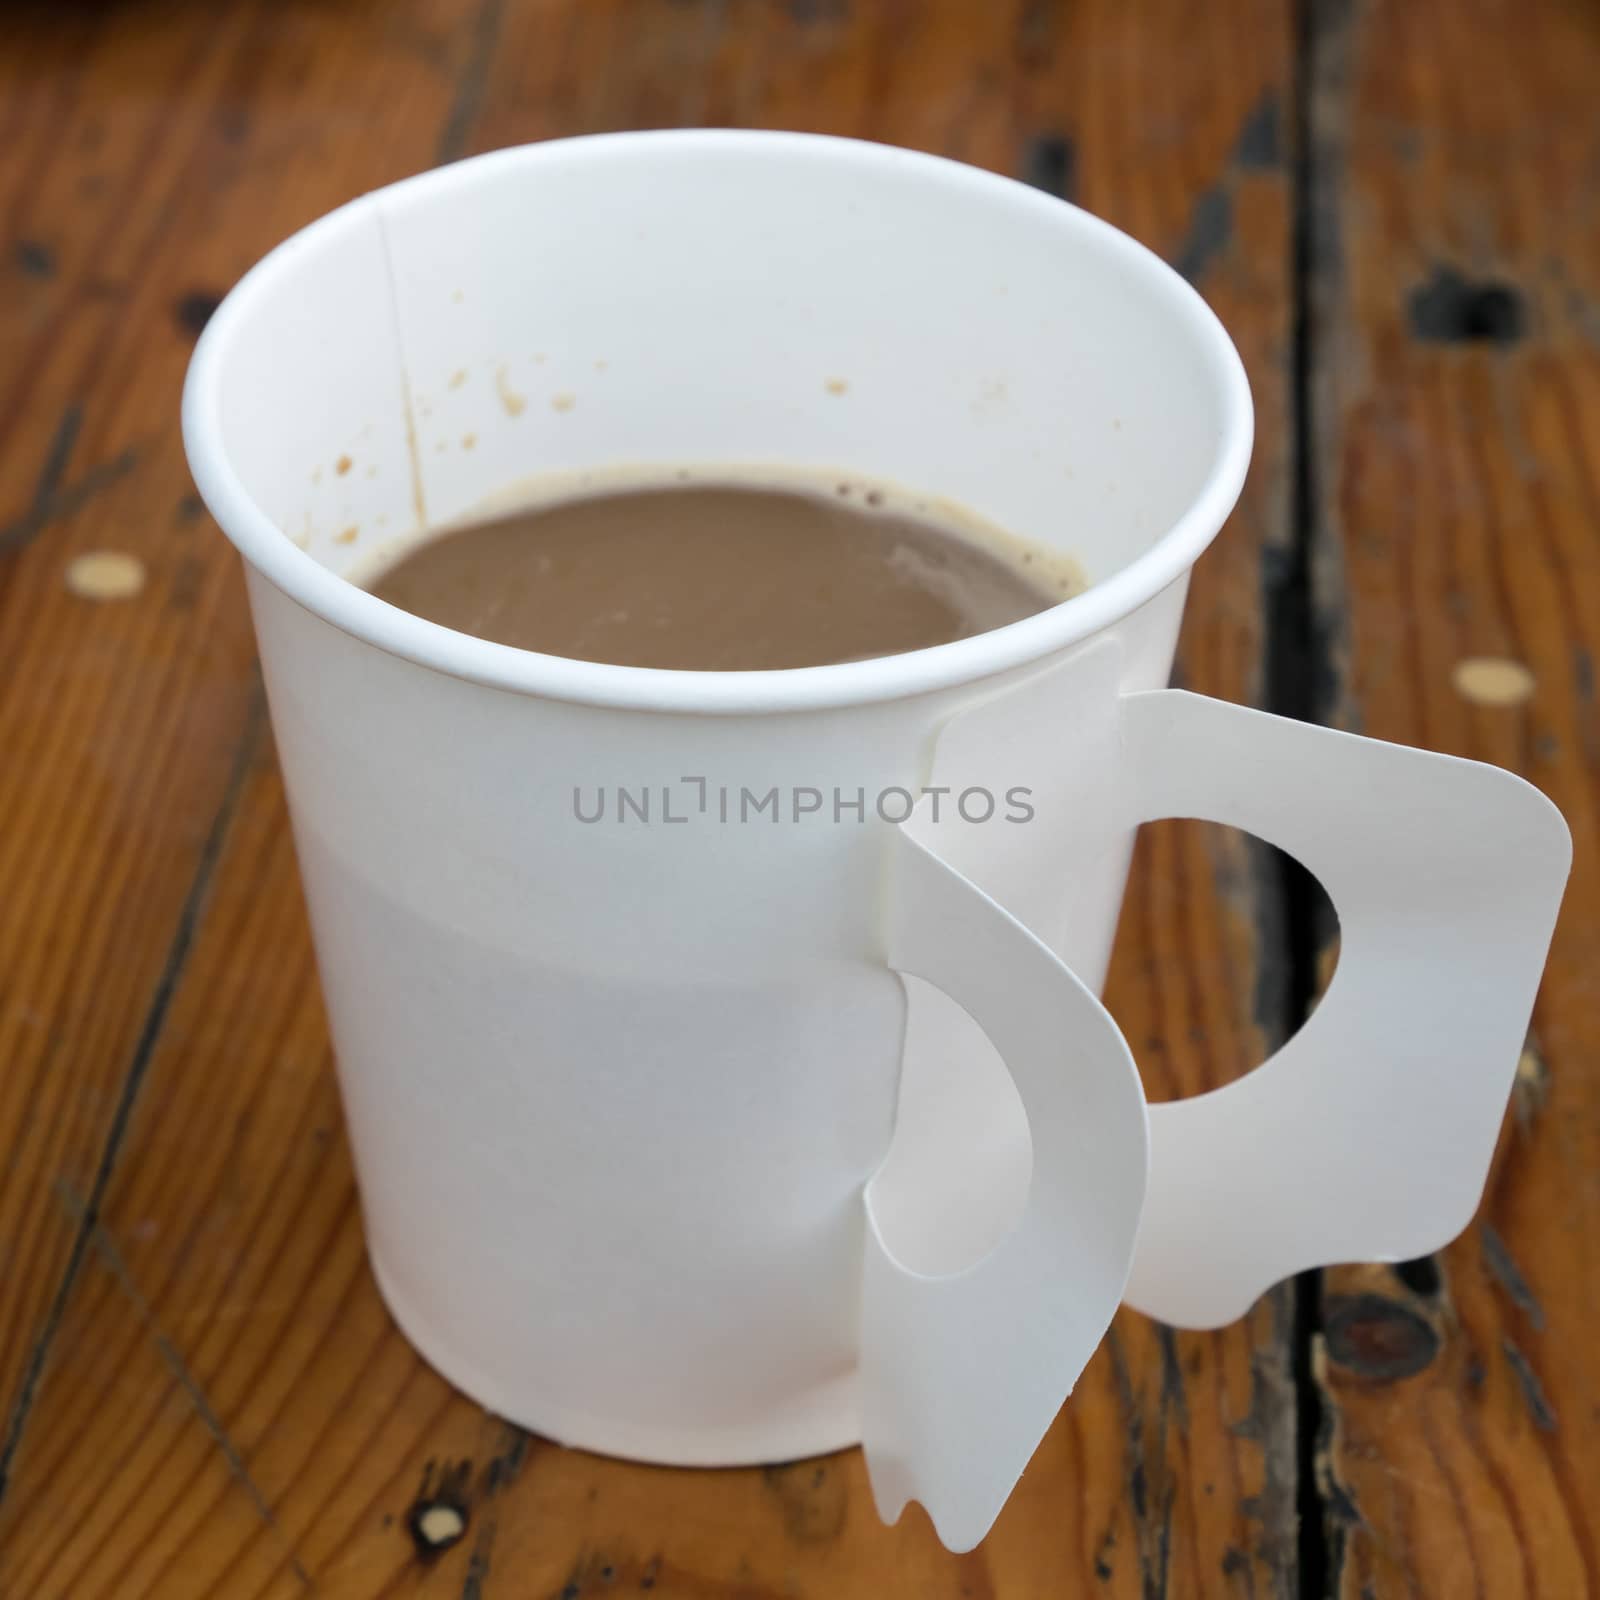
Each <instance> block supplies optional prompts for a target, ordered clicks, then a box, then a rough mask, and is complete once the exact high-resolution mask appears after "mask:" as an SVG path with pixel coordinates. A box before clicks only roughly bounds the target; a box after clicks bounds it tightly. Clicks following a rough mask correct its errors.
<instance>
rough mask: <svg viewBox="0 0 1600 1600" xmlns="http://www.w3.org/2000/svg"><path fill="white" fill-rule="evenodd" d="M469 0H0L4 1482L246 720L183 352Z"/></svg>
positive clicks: (396, 142) (408, 100)
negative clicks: (233, 1) (142, 1)
mask: <svg viewBox="0 0 1600 1600" xmlns="http://www.w3.org/2000/svg"><path fill="white" fill-rule="evenodd" d="M455 11H460V12H461V13H462V15H463V16H465V17H470V16H471V15H472V12H471V10H470V9H468V7H467V5H466V4H464V3H463V4H457V3H456V0H440V3H432V0H427V3H423V0H419V3H418V4H415V5H410V6H407V7H405V8H401V9H391V12H390V14H389V15H388V16H387V18H386V21H385V25H384V27H383V28H382V29H374V28H373V27H372V26H371V25H370V19H369V20H367V21H363V20H362V19H361V18H360V17H359V16H357V15H355V14H353V13H351V12H349V11H348V10H345V11H341V12H338V13H336V14H330V15H328V16H327V17H318V16H316V15H315V14H313V15H311V16H310V17H308V16H307V14H306V12H305V11H304V10H303V9H299V10H297V9H296V8H292V7H291V8H288V9H285V8H281V7H277V6H273V5H266V4H245V5H240V6H232V7H227V8H224V9H223V11H222V12H220V13H218V14H217V15H214V16H206V15H203V14H202V13H200V12H195V11H190V12H188V13H186V14H182V15H180V14H178V13H176V12H165V13H163V14H161V15H160V16H159V17H152V15H151V14H150V13H149V12H148V11H145V10H142V9H140V8H123V7H111V8H81V9H73V8H64V7H63V8H56V9H55V10H48V9H45V8H34V9H30V10H28V11H27V13H26V14H21V13H18V14H14V15H8V17H7V19H6V24H5V28H6V35H5V37H6V49H5V50H4V51H3V52H0V107H4V115H5V116H6V117H7V118H9V123H8V128H9V137H8V138H7V139H6V140H5V142H4V143H3V144H0V215H3V216H4V218H5V224H4V231H5V253H4V258H3V261H0V273H3V275H4V283H5V292H4V294H3V295H0V350H3V353H4V359H3V360H0V645H3V649H4V663H5V671H4V672H3V673H0V817H3V818H4V826H3V828H0V1060H3V1061H4V1063H5V1070H4V1072H3V1073H0V1129H3V1130H4V1138H3V1140H0V1274H3V1277H4V1281H5V1285H6V1293H5V1295H4V1297H3V1298H0V1483H3V1480H4V1478H5V1476H6V1470H7V1466H8V1464H9V1460H10V1457H11V1454H12V1451H13V1448H14V1445H15V1441H16V1439H17V1437H18V1430H19V1428H20V1426H21V1423H22V1420H23V1419H24V1417H25V1415H26V1411H27V1409H28V1405H29V1402H30V1399H31V1397H32V1395H33V1393H34V1392H35V1390H36V1388H37V1382H38V1379H39V1376H40V1372H41V1370H42V1368H41V1362H42V1360H43V1355H44V1352H45V1348H46V1345H47V1344H48V1341H49V1336H50V1332H51V1329H52V1327H53V1325H54V1320H55V1318H56V1316H57V1314H58V1311H59V1307H60V1304H61V1302H62V1296H63V1290H64V1286H65V1285H66V1284H68V1283H69V1282H70V1279H71V1277H72V1276H73V1274H74V1273H75V1272H76V1271H77V1270H78V1268H79V1266H80V1265H81V1264H82V1261H83V1259H84V1254H83V1245H84V1240H85V1234H84V1232H83V1230H82V1229H81V1228H77V1227H75V1226H74V1225H72V1224H71V1223H70V1222H69V1221H68V1220H67V1219H66V1218H65V1217H64V1215H63V1213H62V1210H61V1207H60V1205H59V1204H58V1202H57V1199H56V1196H55V1192H54V1191H55V1187H56V1186H57V1185H58V1184H67V1185H69V1186H70V1187H71V1188H72V1189H73V1190H74V1192H76V1193H78V1194H80V1195H82V1196H84V1197H85V1200H86V1203H87V1201H88V1200H89V1199H90V1198H92V1197H93V1196H94V1195H95V1194H96V1193H97V1190H98V1187H99V1185H100V1182H101V1179H102V1176H103V1171H104V1170H105V1162H106V1160H107V1158H108V1155H109V1154H111V1153H114V1148H115V1145H116V1142H117V1140H118V1138H119V1136H120V1130H121V1128H122V1126H123V1124H124V1121H125V1114H126V1108H127V1105H128V1104H129V1097H130V1096H131V1095H132V1094H133V1092H134V1091H136V1089H137V1087H138V1084H139V1082H140V1079H141V1076H142V1073H143V1070H144V1067H145V1065H146V1064H147V1061H148V1058H149V1047H150V1045H151V1043H152V1042H153V1039H154V1037H155V1035H156V1032H157V1031H158V1029H159V1027H160V1023H161V1019H162V1016H163V1014H164V1011H165V1007H166V1004H167V1001H168V999H169V997H170V994H171V992H172V986H173V983H174V981H175V979H176V976H177V972H178V969H179V967H180V966H181V963H182V959H183V955H184V952H185V950H186V948H187V945H188V942H189V938H190V935H191V933H192V930H193V924H194V919H195V915H196V912H197V910H198V907H199V905H200V903H201V900H202V898H203V895H204V891H205V887H206V883H207V881H208V876H209V871H210V866H211V864H212V858H213V856H214V853H215V847H216V845H217V844H218V843H219V842H220V837H221V835H220V828H221V826H222V823H223V822H224V821H225V817H226V813H227V811H228V808H229V806H230V805H231V796H232V795H233V792H234V790H235V788H236V786H237V782H238V777H239V773H240V762H241V760H242V759H243V756H244V754H245V752H246V751H247V749H248V747H249V745H250V743H251V741H252V740H253V739H258V738H259V737H260V729H259V722H260V718H259V715H257V714H254V713H253V711H252V708H253V707H254V706H255V705H256V703H257V701H258V698H259V696H258V690H257V686H256V672H255V667H254V661H253V650H252V647H251V643H250V637H249V625H248V621H247V618H246V616H245V611H244V605H243V595H242V589H241V586H240V584H239V582H238V577H237V567H236V563H235V562H234V561H233V559H232V558H231V556H230V555H229V554H228V552H227V549H226V547H225V546H224V545H223V544H222V542H221V541H219V540H218V539H217V538H216V536H215V533H214V531H213V530H212V529H211V528H210V527H209V525H208V524H207V523H206V522H205V520H204V519H203V518H202V517H201V515H200V507H199V503H198V501H196V500H195V499H194V498H193V495H192V490H191V486H190V482H189V476H188V472H187V469H186V468H185V466H184V463H183V458H182V450H181V446H180V442H179V438H178V417H177V412H178V394H179V388H180V385H181V382H182V377H183V370H184V365H185V363H186V361H187V359H188V354H189V350H190V348H191V346H192V341H193V337H194V334H195V332H196V331H197V329H198V327H199V326H200V325H201V324H202V323H203V321H204V318H205V316H206V315H207V313H208V310H209V307H210V306H211V305H212V304H213V303H214V301H215V299H216V297H217V295H218V293H219V292H220V289H221V288H222V287H223V286H225V285H226V284H228V283H229V282H230V281H232V279H234V278H235V277H236V276H237V275H238V274H239V273H240V272H241V271H242V270H243V269H244V268H245V267H246V266H248V265H249V263H250V261H251V260H252V259H253V258H254V257H255V256H256V255H258V254H259V253H261V252H262V251H263V250H265V249H266V248H268V247H270V245H271V244H272V243H273V242H274V241H275V240H277V239H278V238H280V237H281V236H282V235H283V234H284V233H285V232H287V231H289V230H291V229H293V228H295V227H297V226H299V225H300V224H302V223H304V222H306V221H309V220H310V219H311V218H312V217H313V216H315V215H316V214H318V213H319V212H320V211H322V210H324V209H326V208H327V207H328V206H330V205H332V204H335V203H337V202H338V201H339V200H342V199H344V198H346V197H348V196H349V194H350V193H351V192H352V191H353V190H356V189H359V188H361V187H365V186H368V185H371V184H376V183H380V182H383V181H386V180H388V179H390V178H393V177H397V176H399V175H401V174H402V173H404V172H405V171H407V170H409V169H411V168H413V167H415V166H417V165H420V164H426V163H427V162H428V161H429V160H430V159H431V158H432V156H433V154H434V141H435V137H436V133H437V129H438V127H439V125H440V124H441V123H442V122H443V121H444V119H445V117H446V115H447V111H448V107H449V106H450V104H451V100H452V96H453V94H454V92H455V88H454V86H455V79H456V77H457V76H458V71H457V62H456V60H455V57H456V55H457V54H458V53H459V51H458V48H457V46H456V45H455V44H454V43H453V37H452V30H453V15H454V12H455ZM419 116H420V119H421V121H420V123H418V121H417V120H416V119H417V118H418V117H419ZM351 129H356V130H359V132H360V135H361V137H360V138H359V139H357V140H351V139H350V138H349V137H348V132H349V130H351ZM106 547H110V548H112V549H114V550H116V551H118V552H121V553H124V554H129V555H132V556H134V557H135V558H136V559H137V560H138V561H139V562H141V563H142V565H143V568H144V570H145V572H146V574H147V582H146V584H145V587H144V589H143V590H142V592H140V593H139V594H138V595H137V596H136V597H134V598H132V599H129V600H126V601H122V602H119V603H110V602H107V603H98V604H97V603H95V602H93V601H90V600H87V599H84V598H82V597H80V596H79V595H77V594H74V593H73V592H71V591H70V590H69V588H68V586H67V584H66V582H65V581H64V580H65V578H66V575H67V572H68V569H69V565H70V563H71V562H72V560H73V559H74V558H75V557H77V556H80V555H82V554H84V553H86V552H90V551H95V550H97V549H103V548H106Z"/></svg>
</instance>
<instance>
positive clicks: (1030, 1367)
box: [860, 816, 1147, 1550]
mask: <svg viewBox="0 0 1600 1600" xmlns="http://www.w3.org/2000/svg"><path fill="white" fill-rule="evenodd" d="M920 820H921V819H919V818H918V817H915V816H914V817H913V818H912V819H911V821H909V822H908V823H906V824H905V825H904V826H903V827H900V828H897V829H895V830H894V833H893V835H892V838H893V841H894V843H893V853H894V859H893V862H892V869H893V882H892V891H891V913H890V917H889V952H888V953H889V964H890V966H892V967H893V968H895V969H896V970H897V971H900V972H906V973H912V974H915V975H916V976H917V977H920V978H923V979H925V980H927V981H928V982H930V983H932V984H934V985H936V986H937V987H938V988H940V989H942V990H944V992H945V993H946V994H947V995H949V996H950V997H951V999H953V1000H955V1001H956V1002H957V1004H959V1005H961V1006H962V1007H964V1008H965V1010H966V1011H967V1012H968V1013H969V1014H970V1015H971V1016H972V1017H973V1019H974V1020H975V1021H976V1022H977V1023H978V1024H979V1026H980V1027H982V1028H983V1029H984V1031H985V1032H986V1033H987V1034H988V1036H989V1038H990V1040H991V1041H992V1042H993V1044H994V1046H995V1048H996V1050H997V1051H998V1052H999V1055H1000V1057H1001V1059H1002V1060H1003V1061H1004V1062H1005V1064H1006V1067H1007V1069H1008V1070H1009V1072H1010V1074H1011V1077H1012V1080H1013V1082H1014V1083H1015V1085H1016V1087H1017V1091H1018V1093H1019V1095H1020V1097H1021V1099H1022V1104H1023V1108H1024V1110H1025V1111H1026V1113H1027V1117H1028V1125H1029V1133H1030V1136H1031V1139H1032V1145H1033V1169H1032V1177H1031V1181H1030V1184H1029V1188H1028V1194H1027V1199H1026V1201H1025V1203H1024V1207H1023V1212H1022V1216H1021V1219H1020V1220H1019V1221H1018V1223H1017V1224H1016V1225H1015V1226H1014V1227H1013V1228H1012V1229H1011V1231H1010V1232H1008V1233H1007V1234H1006V1235H1005V1237H1004V1238H1002V1239H1001V1241H1000V1242H999V1244H998V1245H996V1246H995V1247H994V1249H993V1250H992V1251H991V1252H990V1253H989V1254H988V1255H986V1256H985V1257H984V1258H983V1259H982V1260H980V1261H979V1262H977V1263H976V1264H975V1265H973V1266H971V1267H969V1268H967V1269H966V1270H965V1271H961V1272H958V1273H955V1274H953V1275H949V1276H943V1277H930V1276H926V1275H924V1274H921V1273H918V1272H915V1271H912V1270H910V1269H909V1268H907V1267H905V1266H903V1265H902V1264H901V1263H900V1262H899V1261H897V1260H896V1258H895V1256H894V1254H893V1252H892V1250H891V1248H890V1246H889V1244H888V1243H886V1242H885V1239H884V1236H883V1232H882V1229H881V1228H880V1221H879V1217H878V1215H877V1213H876V1211H875V1209H874V1204H873V1197H874V1190H873V1185H871V1184H869V1185H868V1186H867V1190H866V1211H867V1229H866V1253H865V1260H864V1264H863V1279H862V1308H861V1340H860V1415H861V1428H862V1442H863V1444H864V1446H865V1449H866V1458H867V1466H868V1470H869V1473H870V1475H871V1479H872V1488H873V1494H874V1497H875V1499H876V1500H877V1504H878V1510H879V1512H880V1514H881V1515H882V1516H883V1518H884V1520H885V1521H886V1522H893V1521H895V1520H896V1519H897V1518H898V1517H899V1515H900V1513H901V1511H902V1510H903V1508H904V1506H905V1504H906V1502H907V1500H910V1499H916V1500H920V1501H921V1502H922V1504H923V1505H924V1506H925V1507H926V1508H927V1510H928V1513H929V1516H930V1517H931V1518H932V1520H933V1524H934V1527H935V1529H936V1530H937V1531H938V1534H939V1536H940V1538H941V1539H942V1540H943V1541H944V1543H945V1544H946V1545H947V1546H949V1547H950V1548H951V1549H952V1550H967V1549H970V1548H971V1547H972V1546H973V1545H975V1544H976V1543H977V1542H978V1541H979V1540H980V1539H981V1538H982V1537H983V1535H984V1534H985V1533H986V1532H987V1531H988V1529H989V1526H990V1524H991V1523H992V1522H993V1521H994V1519H995V1517H996V1516H997V1515H998V1514H999V1511H1000V1508H1001V1506H1003V1505H1004V1504H1005V1499H1006V1496H1007V1495H1008V1494H1009V1493H1010V1492H1011V1489H1012V1487H1013V1486H1014V1485H1015V1483H1016V1481H1017V1479H1018V1478H1019V1477H1020V1476H1021V1474H1022V1470H1023V1468H1024V1467H1025V1466H1026V1465H1027V1463H1028V1459H1029V1457H1030V1456H1031V1455H1032V1454H1033V1451H1034V1449H1035V1448H1036V1447H1037V1445H1038V1443H1039V1441H1040V1439H1041V1438H1042V1437H1043V1436H1044V1433H1045V1430H1046V1429H1047V1428H1048V1427H1049V1425H1050V1422H1051V1419H1052V1418H1053V1417H1054V1416H1055V1414H1056V1412H1057V1411H1058V1410H1059V1409H1060V1407H1061V1404H1062V1402H1063V1401H1064V1400H1065V1399H1066V1397H1067V1395H1068V1393H1069V1392H1070V1391H1071V1389H1072V1386H1073V1384H1074V1383H1075V1382H1076V1380H1077V1377H1078V1374H1079V1373H1080V1372H1081V1371H1082V1370H1083V1367H1084V1364H1085V1363H1086V1362H1087V1361H1088V1359H1089V1357H1090V1355H1091V1354H1093V1352H1094V1349H1095V1347H1096V1345H1098V1344H1099V1342H1100V1339H1101V1337H1102V1336H1103V1335H1104V1333H1105V1330H1106V1328H1107V1327H1108V1325H1109V1324H1110V1321H1111V1318H1112V1316H1113V1315H1114V1314H1115V1312H1116V1309H1117V1306H1118V1304H1119V1302H1120V1301H1121V1298H1122V1294H1123V1290H1124V1287H1125V1285H1126V1282H1127V1273H1128V1267H1129V1264H1130V1262H1131V1259H1132V1253H1133V1245H1134V1238H1135V1236H1136V1233H1137V1229H1138V1218H1139V1209H1140V1206H1141V1204H1142V1202H1143V1199H1144V1188H1145V1173H1146V1158H1147V1137H1146V1124H1145V1106H1144V1094H1143V1091H1142V1090H1141V1088H1140V1085H1139V1077H1138V1072H1137V1070H1136V1069H1135V1067H1134V1064H1133V1059H1132V1057H1131V1056H1130V1055H1129V1053H1128V1047H1127V1045H1126V1043H1125V1042H1124V1040H1123V1038H1122V1035H1121V1033H1120V1032H1119V1031H1118V1029H1117V1026H1116V1024H1115V1023H1114V1022H1113V1021H1112V1020H1111V1018H1110V1017H1109V1016H1108V1015H1107V1013H1106V1012H1105V1010H1104V1008H1103V1007H1102V1006H1101V1005H1100V1002H1099V1001H1098V1000H1097V999H1096V998H1095V997H1094V995H1093V994H1091V993H1090V991H1089V990H1088V989H1086V988H1085V987H1084V986H1083V984H1082V983H1080V982H1079V981H1078V979H1077V978H1076V977H1075V976H1074V974H1073V973H1072V972H1071V970H1070V969H1069V968H1068V967H1066V966H1065V965H1064V964H1063V963H1062V962H1061V961H1060V959H1059V958H1058V957H1056V956H1055V955H1054V954H1053V953H1052V952H1051V951H1050V950H1049V949H1048V948H1047V947H1046V946H1045V945H1043V944H1041V943H1040V942H1039V940H1038V939H1037V938H1035V937H1034V935H1033V934H1031V933H1030V932H1028V930H1027V929H1026V928H1024V927H1023V926H1022V924H1021V923H1020V922H1018V921H1017V920H1016V919H1015V918H1014V917H1012V916H1011V915H1010V914H1009V913H1007V912H1006V911H1004V910H1002V909H1001V908H1000V906H998V905H997V904H996V903H995V902H994V901H993V900H992V899H990V898H989V897H988V896H987V895H985V894H984V893H983V892H982V891H980V890H979V889H978V888H976V887H975V886H974V885H973V884H972V883H971V882H969V881H968V880H967V879H966V878H964V877H962V876H961V874H960V873H958V872H957V871H956V870H955V869H954V868H953V867H951V866H950V865H949V864H948V863H946V862H945V861H943V860H941V859H940V858H939V857H938V856H937V855H935V854H933V853H932V851H931V850H930V849H928V848H927V847H926V846H925V845H924V844H922V843H921V842H919V840H918V838H917V832H918V828H919V823H920Z"/></svg>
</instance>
